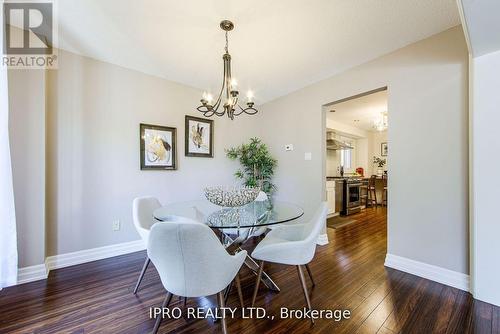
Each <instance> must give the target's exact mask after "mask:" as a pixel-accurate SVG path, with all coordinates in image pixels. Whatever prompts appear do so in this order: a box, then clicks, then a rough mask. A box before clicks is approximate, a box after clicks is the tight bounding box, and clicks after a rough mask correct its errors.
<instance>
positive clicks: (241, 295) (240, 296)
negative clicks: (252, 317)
mask: <svg viewBox="0 0 500 334" xmlns="http://www.w3.org/2000/svg"><path fill="white" fill-rule="evenodd" d="M234 280H235V282H236V289H237V290H238V297H239V298H240V304H241V308H242V309H243V308H245V303H244V302H243V292H242V291H241V281H240V273H237V274H236V277H235V278H234Z"/></svg>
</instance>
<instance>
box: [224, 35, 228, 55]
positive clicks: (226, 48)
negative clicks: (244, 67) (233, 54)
mask: <svg viewBox="0 0 500 334" xmlns="http://www.w3.org/2000/svg"><path fill="white" fill-rule="evenodd" d="M228 46H229V41H228V38H227V31H226V47H225V48H224V49H225V50H226V53H229V51H228Z"/></svg>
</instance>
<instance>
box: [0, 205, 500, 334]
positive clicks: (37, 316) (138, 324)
mask: <svg viewBox="0 0 500 334" xmlns="http://www.w3.org/2000/svg"><path fill="white" fill-rule="evenodd" d="M353 218H355V219H356V222H355V223H354V224H350V225H348V226H345V227H341V228H339V229H336V230H334V229H328V235H329V238H330V243H329V244H328V245H326V246H320V247H318V248H317V253H316V257H315V258H314V260H313V262H312V263H311V264H310V268H311V270H312V273H313V276H314V279H315V281H316V286H315V287H314V288H312V289H311V290H310V296H311V302H312V305H313V307H314V308H315V309H349V310H350V311H351V318H350V319H349V320H342V321H339V322H335V321H333V320H327V319H319V320H316V323H315V325H314V326H311V325H310V322H309V321H308V320H297V319H280V320H277V319H274V320H270V319H265V320H257V319H239V318H238V319H228V320H227V321H228V329H229V333H284V332H287V333H499V332H500V308H498V307H493V306H491V305H489V304H486V303H482V302H479V301H475V300H473V299H472V297H471V295H470V294H468V293H466V292H463V291H460V290H457V289H453V288H450V287H447V286H444V285H442V284H438V283H435V282H432V281H429V280H425V279H422V278H419V277H416V276H413V275H409V274H405V273H403V272H400V271H397V270H392V269H388V268H385V267H384V265H383V263H384V257H385V254H386V210H385V209H384V208H377V209H368V210H366V211H365V212H362V213H360V214H357V215H356V216H353ZM144 256H145V253H144V252H140V253H134V254H129V255H124V256H119V257H115V258H111V259H106V260H101V261H96V262H91V263H86V264H82V265H79V266H74V267H68V268H64V269H59V270H55V271H52V272H51V273H50V277H49V279H48V280H46V281H45V280H44V281H37V282H33V283H28V284H24V285H19V286H15V287H11V288H7V289H4V290H3V291H1V292H0V333H148V332H149V331H151V329H152V328H153V325H154V319H153V320H152V319H150V318H149V308H150V307H155V306H160V305H161V302H162V301H163V298H164V296H165V291H164V289H163V287H162V285H161V283H160V280H159V277H158V275H157V273H156V271H155V269H154V267H153V266H151V267H150V268H149V269H148V272H147V273H146V276H145V279H144V281H143V283H142V286H141V288H140V290H139V292H138V293H137V295H133V294H132V289H133V287H134V283H135V281H136V279H137V277H138V275H139V272H140V270H141V266H142V264H143V260H144ZM266 271H267V272H268V273H269V274H270V275H271V277H272V278H273V279H274V280H275V281H276V283H277V284H278V285H279V286H280V288H281V289H282V291H281V292H280V293H272V292H269V291H268V290H266V288H265V287H262V285H261V289H260V291H259V294H258V297H257V301H256V306H261V307H265V308H266V310H267V312H268V314H273V313H274V314H275V315H279V309H280V307H282V306H286V307H288V308H295V309H299V308H302V307H303V306H304V305H305V301H304V297H303V294H302V291H301V288H300V281H299V279H298V276H297V272H296V269H295V268H293V267H287V266H281V265H273V264H269V265H267V267H266ZM254 283H255V281H254V276H253V274H251V273H250V272H249V271H248V270H247V269H246V268H245V269H243V270H242V286H243V295H244V297H245V302H246V303H247V305H246V306H248V303H249V302H250V299H251V296H252V291H253V287H254ZM308 284H309V287H310V283H309V281H308ZM234 290H235V291H232V292H231V295H230V297H229V301H228V305H227V306H232V307H236V306H238V305H239V304H238V299H237V298H238V297H237V293H236V289H234ZM173 306H182V303H181V302H180V301H179V300H178V299H177V298H175V299H174V304H173ZM189 306H202V307H212V306H215V297H209V298H199V299H190V300H188V307H189ZM219 332H220V324H219V323H215V324H214V323H213V322H212V320H211V319H202V320H194V319H182V318H181V319H178V320H164V321H163V323H162V326H161V328H160V333H219Z"/></svg>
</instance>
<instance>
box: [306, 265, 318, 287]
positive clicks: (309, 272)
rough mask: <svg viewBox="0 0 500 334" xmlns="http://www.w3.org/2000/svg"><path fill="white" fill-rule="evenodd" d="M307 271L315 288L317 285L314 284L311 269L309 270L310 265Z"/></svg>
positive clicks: (307, 266)
mask: <svg viewBox="0 0 500 334" xmlns="http://www.w3.org/2000/svg"><path fill="white" fill-rule="evenodd" d="M306 269H307V273H308V274H309V278H310V279H311V283H312V286H315V285H316V283H314V279H313V275H312V273H311V269H310V268H309V265H308V264H306Z"/></svg>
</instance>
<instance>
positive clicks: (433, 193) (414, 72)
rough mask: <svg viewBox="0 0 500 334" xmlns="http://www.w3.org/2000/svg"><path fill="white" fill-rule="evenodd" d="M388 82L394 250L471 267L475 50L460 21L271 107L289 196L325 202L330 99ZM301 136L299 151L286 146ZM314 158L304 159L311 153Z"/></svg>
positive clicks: (266, 128) (266, 124)
mask: <svg viewBox="0 0 500 334" xmlns="http://www.w3.org/2000/svg"><path fill="white" fill-rule="evenodd" d="M384 86H388V94H389V106H388V107H389V114H390V120H389V121H390V127H389V131H388V141H389V142H390V143H391V147H390V159H389V166H388V170H389V174H390V175H391V177H390V179H389V213H388V237H389V241H388V252H389V253H391V254H394V255H398V256H402V257H406V258H410V259H413V260H417V261H421V262H425V263H428V264H432V265H436V266H440V267H443V268H447V269H450V270H454V271H457V272H461V273H468V230H467V224H468V196H467V194H468V177H467V175H468V165H467V160H468V145H467V125H468V121H467V102H468V101H467V96H468V94H467V48H466V44H465V40H464V37H463V33H462V30H461V27H455V28H453V29H450V30H448V31H446V32H443V33H440V34H438V35H435V36H433V37H431V38H428V39H425V40H423V41H420V42H417V43H415V44H412V45H409V46H407V47H405V48H403V49H400V50H398V51H395V52H393V53H391V54H388V55H386V56H383V57H381V58H378V59H376V60H373V61H371V62H369V63H366V64H364V65H361V66H358V67H356V68H353V69H351V70H348V71H346V72H344V73H342V74H339V75H336V76H334V77H332V78H330V79H327V80H324V81H321V82H319V83H316V84H313V85H311V86H308V87H306V88H304V89H301V90H299V91H297V92H294V93H292V94H289V95H287V96H285V97H282V98H279V99H277V100H275V101H272V102H270V103H267V104H265V105H264V106H263V107H262V114H261V117H260V118H261V120H260V122H261V124H262V127H263V128H262V134H263V138H264V139H265V141H267V142H269V143H271V144H272V145H271V151H272V153H273V154H275V155H276V157H277V158H278V160H279V162H280V166H279V167H278V174H277V183H278V187H279V192H278V196H279V197H280V198H281V199H285V200H291V201H294V202H298V203H300V204H301V205H303V206H304V208H305V209H306V211H307V212H309V213H310V212H312V211H313V210H314V209H315V208H316V207H317V206H318V204H319V202H320V201H321V200H323V199H324V183H325V182H324V176H325V169H326V168H325V165H326V164H325V161H324V153H323V152H324V148H325V144H324V141H325V136H324V132H323V131H322V129H324V128H325V120H324V115H323V114H322V105H323V104H326V103H329V102H332V101H336V100H339V99H342V98H345V97H348V96H353V95H356V94H358V93H362V92H366V91H370V90H372V89H376V88H379V87H384ZM287 143H293V144H294V146H295V150H294V151H292V152H285V151H284V144H287ZM305 152H312V157H313V160H311V161H305V160H304V153H305Z"/></svg>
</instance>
